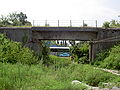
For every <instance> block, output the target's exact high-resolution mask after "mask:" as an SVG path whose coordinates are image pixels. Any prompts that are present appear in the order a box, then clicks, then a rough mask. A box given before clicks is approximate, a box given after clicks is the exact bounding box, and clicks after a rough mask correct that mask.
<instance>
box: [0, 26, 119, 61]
mask: <svg viewBox="0 0 120 90" xmlns="http://www.w3.org/2000/svg"><path fill="white" fill-rule="evenodd" d="M0 33H4V34H6V36H7V37H8V38H10V39H11V40H13V41H18V42H25V41H26V42H27V43H26V46H28V47H30V48H32V49H33V50H35V51H37V50H39V49H40V46H39V45H40V41H41V40H77V41H89V42H90V43H89V44H90V48H89V59H90V60H94V58H95V56H96V54H97V53H99V52H100V51H102V50H105V49H108V48H110V47H111V46H113V45H114V44H116V42H118V41H119V38H120V37H119V36H120V28H118V29H114V28H111V29H104V28H98V27H0Z"/></svg>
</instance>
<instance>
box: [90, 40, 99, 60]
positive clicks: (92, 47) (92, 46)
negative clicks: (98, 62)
mask: <svg viewBox="0 0 120 90" xmlns="http://www.w3.org/2000/svg"><path fill="white" fill-rule="evenodd" d="M97 46H98V44H96V43H93V42H90V43H89V61H91V62H93V61H94V60H95V57H96V54H97V53H98V52H99V51H97Z"/></svg>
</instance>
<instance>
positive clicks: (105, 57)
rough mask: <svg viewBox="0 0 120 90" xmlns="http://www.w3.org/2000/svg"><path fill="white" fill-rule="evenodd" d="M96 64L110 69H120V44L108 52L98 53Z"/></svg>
mask: <svg viewBox="0 0 120 90" xmlns="http://www.w3.org/2000/svg"><path fill="white" fill-rule="evenodd" d="M98 55H99V56H98V57H97V58H96V61H95V63H94V64H95V65H97V66H100V67H102V68H108V69H117V70H119V69H120V45H116V46H114V47H113V48H111V49H110V50H109V51H107V52H102V53H100V54H98Z"/></svg>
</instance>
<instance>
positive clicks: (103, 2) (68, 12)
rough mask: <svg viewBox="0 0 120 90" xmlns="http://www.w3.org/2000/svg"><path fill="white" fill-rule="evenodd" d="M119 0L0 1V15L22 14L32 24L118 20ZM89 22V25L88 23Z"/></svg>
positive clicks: (119, 12) (99, 22) (100, 23)
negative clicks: (54, 21)
mask: <svg viewBox="0 0 120 90" xmlns="http://www.w3.org/2000/svg"><path fill="white" fill-rule="evenodd" d="M119 4H120V0H1V1H0V15H1V14H2V15H7V14H9V13H11V12H15V11H17V12H23V13H25V14H26V15H27V16H28V20H29V21H31V22H33V20H34V23H35V22H37V21H39V20H40V21H43V20H48V21H49V20H50V21H52V20H61V21H62V20H64V21H69V20H72V21H75V22H77V21H78V20H80V21H82V20H86V22H87V21H90V22H91V23H92V22H94V21H95V20H97V22H98V25H99V26H101V25H102V24H103V22H105V21H110V20H112V19H114V20H120V17H118V15H120V5H119ZM90 22H89V23H90Z"/></svg>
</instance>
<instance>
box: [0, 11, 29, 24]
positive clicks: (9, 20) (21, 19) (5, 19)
mask: <svg viewBox="0 0 120 90" xmlns="http://www.w3.org/2000/svg"><path fill="white" fill-rule="evenodd" d="M0 26H31V23H30V22H29V21H27V15H26V14H24V13H23V12H20V13H17V12H13V13H9V15H7V16H3V15H1V18H0Z"/></svg>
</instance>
